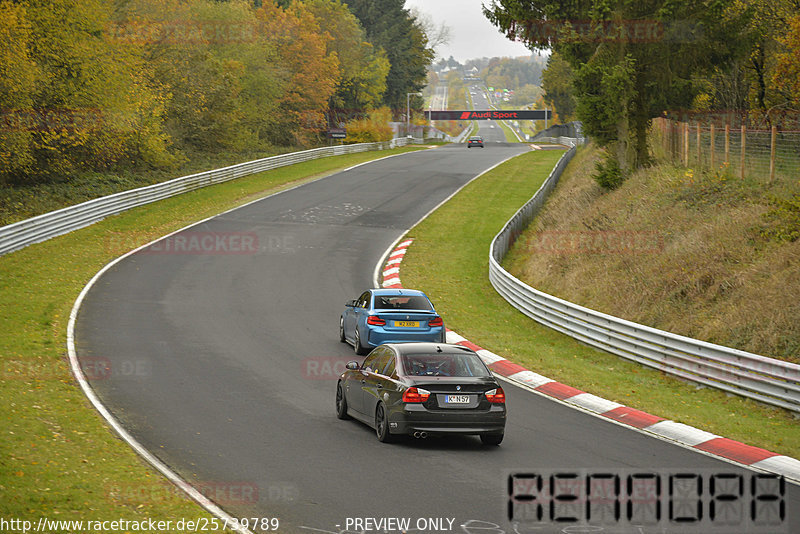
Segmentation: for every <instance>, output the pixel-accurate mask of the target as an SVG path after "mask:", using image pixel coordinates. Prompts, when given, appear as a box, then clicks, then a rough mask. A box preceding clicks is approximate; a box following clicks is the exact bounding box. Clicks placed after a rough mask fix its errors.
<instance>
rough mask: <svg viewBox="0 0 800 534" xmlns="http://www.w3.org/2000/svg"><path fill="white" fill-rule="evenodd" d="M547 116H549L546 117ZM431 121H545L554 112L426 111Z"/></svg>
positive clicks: (533, 110) (541, 110) (500, 110)
mask: <svg viewBox="0 0 800 534" xmlns="http://www.w3.org/2000/svg"><path fill="white" fill-rule="evenodd" d="M545 114H547V115H546V116H545ZM425 116H426V118H427V119H428V120H431V121H459V120H461V121H474V120H534V121H536V120H544V119H545V118H547V119H551V118H552V112H551V111H550V110H546V111H545V110H543V109H532V110H531V109H519V110H508V109H489V110H486V111H476V110H472V111H452V110H451V111H426V112H425Z"/></svg>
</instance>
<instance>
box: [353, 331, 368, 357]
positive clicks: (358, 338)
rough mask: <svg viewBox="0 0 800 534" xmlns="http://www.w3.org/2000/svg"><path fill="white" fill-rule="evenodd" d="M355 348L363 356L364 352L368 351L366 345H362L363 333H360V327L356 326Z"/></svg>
mask: <svg viewBox="0 0 800 534" xmlns="http://www.w3.org/2000/svg"><path fill="white" fill-rule="evenodd" d="M353 349H354V350H355V351H356V354H358V355H359V356H363V355H364V354H366V353H367V351H366V350H365V349H364V347H362V346H361V334H359V333H358V327H356V339H355V343H353Z"/></svg>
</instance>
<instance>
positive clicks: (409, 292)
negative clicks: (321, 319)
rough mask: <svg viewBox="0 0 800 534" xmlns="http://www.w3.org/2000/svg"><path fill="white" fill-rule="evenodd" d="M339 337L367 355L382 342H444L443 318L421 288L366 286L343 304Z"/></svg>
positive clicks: (357, 351)
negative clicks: (354, 298)
mask: <svg viewBox="0 0 800 534" xmlns="http://www.w3.org/2000/svg"><path fill="white" fill-rule="evenodd" d="M339 340H340V341H342V342H343V343H350V344H351V345H353V347H354V348H355V351H356V354H366V353H367V352H369V351H370V350H371V349H374V348H375V347H377V346H378V345H381V344H383V343H403V342H410V341H430V342H434V343H444V342H445V329H444V321H442V318H441V316H440V315H439V314H438V313H436V310H435V309H434V308H433V304H432V303H431V301H430V299H429V298H428V297H427V296H426V295H425V293H423V292H422V291H417V290H414V289H368V290H367V291H364V293H362V294H361V296H360V297H358V298H357V299H356V300H351V301H349V302H347V304H345V309H344V312H342V316H341V317H340V318H339Z"/></svg>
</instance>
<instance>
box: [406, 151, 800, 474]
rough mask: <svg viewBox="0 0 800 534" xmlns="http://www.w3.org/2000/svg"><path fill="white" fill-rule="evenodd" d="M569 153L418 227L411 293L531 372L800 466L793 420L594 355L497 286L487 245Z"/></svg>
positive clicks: (486, 181) (497, 178)
mask: <svg viewBox="0 0 800 534" xmlns="http://www.w3.org/2000/svg"><path fill="white" fill-rule="evenodd" d="M561 154H562V152H561V151H535V152H529V153H526V154H524V155H522V156H520V157H517V158H514V159H513V160H511V161H509V162H506V163H505V164H503V165H501V166H500V167H498V168H497V169H495V170H493V171H492V172H490V173H488V174H486V175H484V176H482V177H481V178H480V179H478V180H476V181H474V182H472V183H471V184H470V185H468V186H467V187H466V188H464V189H463V190H462V191H461V192H460V193H459V194H458V195H456V196H455V197H454V198H453V199H451V200H450V201H449V202H448V203H447V204H445V205H444V206H442V207H441V208H439V209H438V210H437V211H436V212H434V213H433V214H431V215H430V216H429V217H428V218H427V219H425V220H424V221H422V222H421V223H420V224H419V225H417V226H416V227H414V228H413V229H412V230H411V231H410V232H409V236H410V237H413V238H414V239H415V241H414V244H413V245H412V246H411V247H410V248H409V250H408V253H407V254H406V255H405V258H404V260H403V268H402V280H403V285H405V286H406V287H413V288H416V289H421V290H423V291H425V292H426V293H427V294H428V295H429V296H430V297H431V299H432V300H433V301H434V302H435V303H436V308H437V310H438V311H439V312H441V313H442V315H443V316H444V317H445V321H446V323H447V326H448V327H449V328H452V329H453V330H455V331H456V332H458V333H459V334H461V335H463V336H465V337H466V338H467V339H469V340H470V341H472V342H474V343H477V344H478V345H480V346H482V347H485V348H487V349H489V350H491V351H493V352H495V353H497V354H499V355H501V356H503V357H505V358H508V359H509V360H511V361H514V362H516V363H519V364H520V365H523V366H525V367H526V368H528V369H530V370H532V371H535V372H537V373H541V374H543V375H545V376H548V377H550V378H552V379H555V380H558V381H560V382H563V383H566V384H569V385H570V386H573V387H576V388H579V389H581V390H583V391H587V392H590V393H593V394H595V395H599V396H601V397H604V398H606V399H609V400H612V401H616V402H619V403H621V404H624V405H627V406H631V407H634V408H637V409H640V410H644V411H646V412H649V413H652V414H654V415H658V416H661V417H664V418H667V419H672V420H674V421H678V422H681V423H685V424H688V425H692V426H695V427H697V428H701V429H703V430H706V431H709V432H713V433H715V434H719V435H721V436H724V437H728V438H731V439H735V440H739V441H742V442H744V443H747V444H750V445H755V446H758V447H763V448H766V449H769V450H771V451H774V452H777V453H781V454H786V455H789V456H793V457H795V458H798V457H800V425H798V423H797V420H796V419H794V418H793V417H792V416H791V415H789V414H788V413H787V412H786V411H783V410H779V409H772V408H769V407H766V406H763V405H761V404H759V403H757V402H754V401H751V400H747V399H744V398H741V397H737V396H732V395H727V394H725V393H723V392H720V391H717V390H713V389H705V388H698V387H696V386H695V385H693V384H690V383H686V382H682V381H679V380H676V379H674V378H671V377H670V376H668V375H666V374H663V373H660V372H657V371H653V370H650V369H648V368H645V367H643V366H640V365H637V364H634V363H632V362H629V361H627V360H624V359H622V358H619V357H617V356H614V355H611V354H607V353H605V352H601V351H598V350H594V349H591V348H588V347H586V346H584V345H582V344H580V343H578V342H577V341H575V340H574V339H572V338H570V337H568V336H565V335H562V334H559V333H558V332H556V331H554V330H551V329H549V328H546V327H543V326H541V325H539V324H538V323H536V322H535V321H533V320H532V319H529V318H528V317H527V316H525V315H523V314H522V313H520V312H518V311H517V310H516V309H514V308H513V307H512V306H511V305H510V304H508V303H507V302H506V301H505V300H503V298H502V297H500V295H498V294H497V293H496V292H495V290H494V288H493V287H492V286H491V284H490V283H489V267H488V255H489V243H490V242H491V240H492V238H493V237H494V236H495V235H496V233H497V232H498V231H499V230H500V229H501V228H502V226H503V225H504V224H505V222H506V221H507V220H508V219H509V218H510V217H511V216H512V215H513V214H514V212H515V211H516V210H517V209H519V207H520V206H522V204H524V203H525V202H526V201H527V200H528V198H530V197H531V196H532V195H533V193H534V192H535V191H536V189H537V188H538V187H539V185H540V184H541V183H542V182H543V181H544V179H545V178H546V177H547V175H548V174H549V172H550V170H551V169H552V168H553V166H554V165H555V163H556V161H557V160H558V158H559V157H560V156H561Z"/></svg>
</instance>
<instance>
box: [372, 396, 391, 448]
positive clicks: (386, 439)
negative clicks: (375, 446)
mask: <svg viewBox="0 0 800 534" xmlns="http://www.w3.org/2000/svg"><path fill="white" fill-rule="evenodd" d="M375 435H376V436H377V437H378V441H380V442H381V443H391V442H393V441H394V436H393V435H392V434H391V433H390V432H389V418H388V417H387V416H386V408H385V407H384V406H383V403H382V402H379V403H378V407H377V408H376V409H375Z"/></svg>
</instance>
